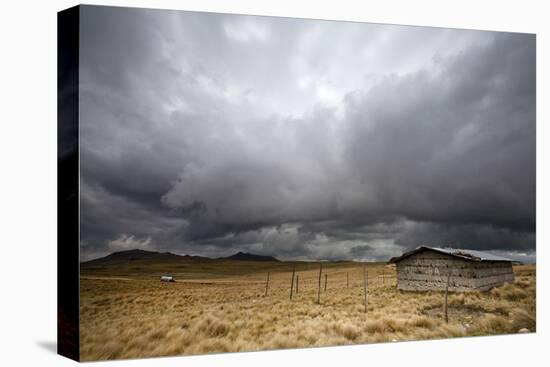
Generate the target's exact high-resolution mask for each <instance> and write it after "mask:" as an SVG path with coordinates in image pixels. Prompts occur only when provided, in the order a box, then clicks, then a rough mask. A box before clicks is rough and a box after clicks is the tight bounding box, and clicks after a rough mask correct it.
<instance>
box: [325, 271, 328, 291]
mask: <svg viewBox="0 0 550 367" xmlns="http://www.w3.org/2000/svg"><path fill="white" fill-rule="evenodd" d="M327 281H328V273H325V292H326V291H327Z"/></svg>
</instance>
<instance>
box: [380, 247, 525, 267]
mask: <svg viewBox="0 0 550 367" xmlns="http://www.w3.org/2000/svg"><path fill="white" fill-rule="evenodd" d="M424 250H432V251H437V252H441V253H444V254H447V255H451V256H454V257H458V258H461V259H464V260H468V261H509V262H516V261H515V260H512V259H508V258H506V257H502V256H498V255H494V254H491V253H488V252H484V251H476V250H461V249H455V248H448V247H446V248H442V247H428V246H420V247H417V248H415V249H414V250H412V251H408V252H405V253H404V254H403V255H401V256H397V257H392V258H391V259H390V261H389V262H390V263H395V262H398V261H401V260H403V259H404V258H407V257H409V256H411V255H414V254H416V253H419V252H421V251H424Z"/></svg>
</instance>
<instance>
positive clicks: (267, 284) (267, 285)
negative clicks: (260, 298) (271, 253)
mask: <svg viewBox="0 0 550 367" xmlns="http://www.w3.org/2000/svg"><path fill="white" fill-rule="evenodd" d="M268 289H269V271H268V272H267V280H266V281H265V296H266V297H267V290H268Z"/></svg>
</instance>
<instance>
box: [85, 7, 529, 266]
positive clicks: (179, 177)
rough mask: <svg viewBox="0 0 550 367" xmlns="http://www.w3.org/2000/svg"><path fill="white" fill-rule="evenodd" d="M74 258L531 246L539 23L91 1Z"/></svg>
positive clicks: (301, 255)
mask: <svg viewBox="0 0 550 367" xmlns="http://www.w3.org/2000/svg"><path fill="white" fill-rule="evenodd" d="M80 57H81V62H80V82H81V85H80V123H81V133H80V136H81V142H80V157H81V255H82V258H83V259H87V258H92V257H95V256H100V255H104V254H106V253H109V252H112V251H116V250H123V249H128V248H144V249H152V250H159V251H172V252H175V253H180V254H184V253H189V254H199V255H206V256H225V255H229V254H231V253H233V252H236V251H252V252H256V253H261V254H271V255H275V256H278V257H280V258H281V259H305V260H307V259H358V260H386V259H387V258H389V257H390V256H394V255H397V254H399V253H401V252H402V251H404V250H406V249H410V248H412V247H416V246H418V245H437V246H453V247H460V248H470V249H478V250H490V251H493V252H496V253H502V254H508V255H509V256H512V257H516V258H526V259H534V255H535V223H536V218H535V207H536V197H535V177H536V173H535V133H536V131H535V99H536V98H535V85H536V83H535V36H534V35H530V34H513V33H498V32H487V31H471V30H456V29H442V28H422V27H407V26H394V25H380V24H365V23H352V22H330V21H314V20H304V19H289V18H272V17H254V16H243V15H224V14H207V13H195V12H181V11H160V10H143V9H125V8H109V7H92V6H83V7H82V15H81V46H80Z"/></svg>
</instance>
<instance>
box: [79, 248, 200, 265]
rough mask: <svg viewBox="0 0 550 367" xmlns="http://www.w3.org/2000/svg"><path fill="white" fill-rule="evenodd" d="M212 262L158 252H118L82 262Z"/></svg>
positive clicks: (103, 263) (97, 263)
mask: <svg viewBox="0 0 550 367" xmlns="http://www.w3.org/2000/svg"><path fill="white" fill-rule="evenodd" d="M202 260H210V259H209V258H208V257H202V256H191V255H183V256H181V255H176V254H173V253H171V252H156V251H146V250H137V249H136V250H127V251H117V252H113V253H112V254H110V255H107V256H105V257H100V258H98V259H94V260H89V261H85V262H82V264H83V265H114V264H121V263H129V262H146V263H156V262H159V263H160V262H189V261H202Z"/></svg>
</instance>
